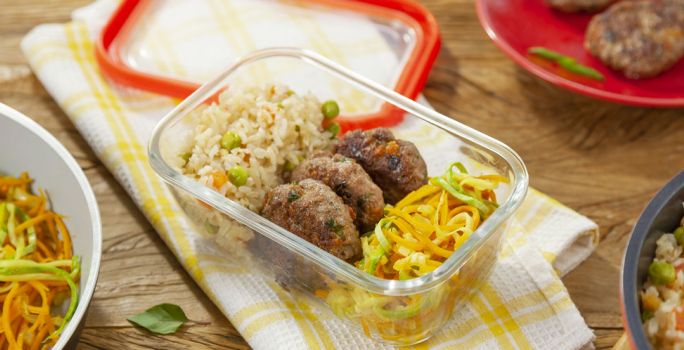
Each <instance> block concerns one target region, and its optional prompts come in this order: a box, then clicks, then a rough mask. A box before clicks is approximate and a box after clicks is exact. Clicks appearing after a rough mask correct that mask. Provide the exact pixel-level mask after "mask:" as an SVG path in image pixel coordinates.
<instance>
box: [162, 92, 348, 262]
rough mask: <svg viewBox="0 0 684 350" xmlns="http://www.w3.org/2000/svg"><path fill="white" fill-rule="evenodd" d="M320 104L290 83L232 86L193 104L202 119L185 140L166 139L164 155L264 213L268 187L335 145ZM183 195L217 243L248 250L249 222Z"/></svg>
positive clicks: (179, 167) (212, 186)
mask: <svg viewBox="0 0 684 350" xmlns="http://www.w3.org/2000/svg"><path fill="white" fill-rule="evenodd" d="M321 106H322V103H321V102H320V101H319V100H318V99H317V98H316V97H315V96H313V95H312V94H306V95H302V96H300V95H297V94H295V93H293V92H292V91H291V90H289V88H288V87H287V86H284V85H278V84H267V85H266V86H265V87H263V88H260V87H257V86H250V87H244V88H240V87H231V88H230V89H228V90H226V91H224V92H222V93H221V94H220V95H219V96H218V102H214V103H212V104H211V105H209V106H205V107H203V108H200V109H198V110H196V111H195V112H194V113H198V114H199V115H198V117H197V118H195V120H197V122H196V125H193V126H191V128H190V130H189V131H188V133H187V135H186V137H185V139H184V140H181V141H180V142H177V143H175V144H166V145H164V147H162V149H163V150H165V155H164V157H165V158H166V160H167V162H168V163H169V164H170V165H171V166H173V167H174V168H175V169H176V170H177V171H179V172H180V173H182V174H183V175H185V176H187V177H189V178H191V179H193V180H194V181H197V182H198V183H200V184H202V185H203V186H206V187H208V188H210V189H212V190H214V191H216V192H218V193H220V194H221V195H223V196H225V197H226V198H229V199H231V200H233V201H235V202H237V203H239V204H241V205H243V206H244V207H246V208H248V209H250V210H252V211H254V212H256V213H259V211H260V210H261V208H262V201H263V199H264V196H265V195H266V193H268V191H270V190H271V189H273V188H274V187H276V186H277V185H280V184H282V183H283V179H284V178H286V177H287V176H288V175H289V172H290V171H292V169H294V167H295V166H296V165H297V164H298V163H299V162H300V161H301V160H302V159H304V158H305V157H306V155H307V154H308V153H309V152H311V151H314V150H329V149H330V148H331V146H332V144H333V142H334V141H333V139H334V135H333V133H332V132H330V131H326V130H325V129H324V128H323V122H324V119H325V117H324V116H323V113H322V112H321ZM231 132H232V133H233V134H234V135H237V136H238V138H235V137H233V139H231V141H233V145H232V146H229V147H228V148H226V147H225V144H224V145H223V146H222V139H223V138H224V135H226V134H227V133H231ZM236 139H239V140H240V141H241V142H239V146H236V144H237V143H236ZM224 142H225V140H224ZM233 147H234V148H233ZM234 167H242V168H244V170H246V174H247V178H246V181H245V182H244V184H241V185H239V186H238V185H236V184H234V183H233V182H232V181H231V180H230V179H231V177H230V174H231V169H233V168H234ZM238 184H239V183H238ZM179 197H180V198H179V201H180V202H181V203H180V204H181V205H182V206H183V207H184V209H185V210H186V211H187V212H188V213H189V214H190V216H191V217H194V218H204V222H202V223H199V224H200V225H201V227H202V228H203V230H202V231H205V232H206V233H209V234H212V235H214V236H215V241H216V243H217V244H218V245H220V246H221V247H223V248H225V249H227V250H229V251H230V252H233V253H239V252H240V251H244V249H242V247H237V246H236V243H240V242H242V243H244V242H247V241H249V240H250V239H251V238H252V237H253V233H252V231H251V230H250V229H248V228H246V227H244V226H242V225H240V224H239V223H237V222H235V221H234V220H232V219H230V218H228V217H227V216H225V215H223V214H221V213H219V212H218V211H216V210H213V209H211V208H209V207H208V206H206V205H205V204H204V203H202V202H200V201H198V200H196V199H195V198H193V197H191V196H189V195H185V194H179Z"/></svg>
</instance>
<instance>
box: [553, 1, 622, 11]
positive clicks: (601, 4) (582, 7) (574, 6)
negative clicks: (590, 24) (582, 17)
mask: <svg viewBox="0 0 684 350" xmlns="http://www.w3.org/2000/svg"><path fill="white" fill-rule="evenodd" d="M545 1H546V3H547V4H549V6H551V7H553V8H555V9H558V10H561V11H565V12H581V11H583V12H596V11H600V10H603V9H604V8H606V7H608V5H610V4H612V3H614V2H615V0H545Z"/></svg>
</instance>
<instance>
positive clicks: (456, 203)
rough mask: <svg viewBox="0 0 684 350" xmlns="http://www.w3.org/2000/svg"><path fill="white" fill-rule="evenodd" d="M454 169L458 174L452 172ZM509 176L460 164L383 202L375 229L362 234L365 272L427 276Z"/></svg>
mask: <svg viewBox="0 0 684 350" xmlns="http://www.w3.org/2000/svg"><path fill="white" fill-rule="evenodd" d="M454 167H456V168H457V169H458V170H459V172H453V168H454ZM500 182H505V183H507V182H508V180H507V179H505V178H503V177H501V176H498V175H484V176H479V177H475V176H472V175H469V174H468V172H467V171H466V169H465V167H464V166H463V165H462V164H461V163H454V164H452V165H451V166H449V168H448V169H447V172H446V175H444V176H442V177H436V178H431V179H430V183H429V184H427V185H425V186H423V187H421V188H420V189H418V190H416V191H413V192H411V193H410V194H409V195H408V196H406V197H405V198H404V199H402V200H401V201H400V202H399V203H397V205H396V207H391V206H389V205H388V206H387V208H386V209H385V213H386V215H385V218H383V219H382V220H380V222H379V223H378V224H377V226H376V227H375V231H374V232H373V233H372V234H370V235H369V236H367V237H362V238H361V244H362V247H363V256H364V258H363V259H362V260H361V261H359V263H358V266H357V267H359V268H360V269H362V270H363V271H365V272H367V273H368V274H371V275H374V276H377V277H380V278H384V279H395V280H396V279H398V280H406V279H411V278H416V277H420V276H423V275H425V274H428V273H430V272H432V271H434V270H435V269H437V268H438V267H439V266H440V265H442V262H444V261H445V260H446V259H447V258H449V257H450V256H451V255H452V254H453V253H454V251H456V249H458V248H459V247H460V246H461V245H462V244H463V243H464V242H465V240H466V239H468V237H470V235H472V234H473V232H474V231H475V230H476V229H477V228H478V227H479V225H480V223H481V222H482V221H484V219H486V218H487V217H488V216H489V215H490V213H491V212H493V211H494V210H495V209H496V207H498V205H497V204H496V195H495V194H494V191H493V190H494V189H495V188H496V187H497V186H498V185H499V183H500Z"/></svg>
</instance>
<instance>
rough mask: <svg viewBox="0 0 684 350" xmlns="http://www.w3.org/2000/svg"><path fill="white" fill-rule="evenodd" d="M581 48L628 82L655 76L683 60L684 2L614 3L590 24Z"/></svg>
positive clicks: (677, 0)
mask: <svg viewBox="0 0 684 350" xmlns="http://www.w3.org/2000/svg"><path fill="white" fill-rule="evenodd" d="M584 47H585V48H586V49H587V50H588V51H589V52H591V54H592V55H594V56H595V57H596V58H598V59H599V60H601V61H602V62H603V63H604V64H605V65H607V66H609V67H611V68H613V69H615V70H620V71H623V72H624V73H625V76H627V77H628V78H632V79H639V78H647V77H652V76H655V75H658V74H659V73H661V72H663V71H665V70H667V69H669V68H670V67H672V65H674V64H675V63H677V62H678V61H679V60H680V59H681V58H682V56H684V2H683V1H680V0H669V1H662V2H661V1H623V2H620V3H617V4H615V5H613V6H611V7H610V8H609V9H608V10H607V11H605V12H603V13H601V14H599V15H597V16H595V17H594V18H593V19H592V20H591V22H590V23H589V27H588V28H587V32H586V38H585V42H584Z"/></svg>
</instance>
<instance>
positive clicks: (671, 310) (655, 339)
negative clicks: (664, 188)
mask: <svg viewBox="0 0 684 350" xmlns="http://www.w3.org/2000/svg"><path fill="white" fill-rule="evenodd" d="M681 226H684V220H682V223H681V224H680V227H679V228H677V229H676V230H675V231H674V233H668V234H664V235H662V236H661V237H660V238H659V239H658V241H657V242H656V245H657V248H656V252H655V258H654V260H653V262H652V263H651V265H650V266H649V277H648V280H647V281H646V283H645V284H644V290H643V291H642V293H641V303H642V310H643V312H642V319H643V321H644V331H645V332H646V336H647V337H648V340H649V342H650V343H651V345H653V348H654V349H661V350H671V349H684V301H683V300H682V299H683V298H684V254H683V253H684V227H681Z"/></svg>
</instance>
